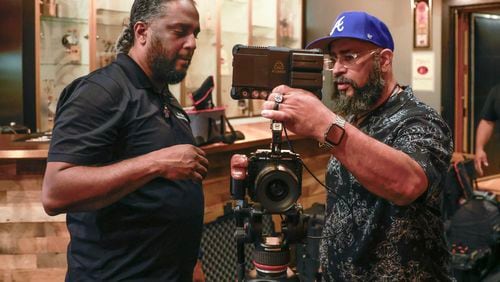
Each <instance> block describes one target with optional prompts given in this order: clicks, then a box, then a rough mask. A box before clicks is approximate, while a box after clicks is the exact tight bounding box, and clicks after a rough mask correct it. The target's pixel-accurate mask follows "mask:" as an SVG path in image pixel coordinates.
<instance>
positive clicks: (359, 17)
mask: <svg viewBox="0 0 500 282" xmlns="http://www.w3.org/2000/svg"><path fill="white" fill-rule="evenodd" d="M340 38H354V39H359V40H363V41H367V42H371V43H373V44H375V45H377V46H379V47H382V48H387V49H391V50H392V51H394V41H393V40H392V35H391V32H390V31H389V28H387V26H386V25H385V24H384V23H383V22H382V21H381V20H379V19H377V18H376V17H374V16H372V15H370V14H368V13H365V12H359V11H350V12H344V13H342V14H340V15H339V16H338V17H337V19H336V20H335V23H334V24H333V27H332V30H331V31H330V35H329V36H326V37H322V38H318V39H316V40H314V41H312V42H311V43H309V44H308V45H307V46H306V49H314V48H319V49H321V50H324V51H325V50H327V48H329V46H330V43H332V41H334V40H336V39H340ZM327 51H328V50H327Z"/></svg>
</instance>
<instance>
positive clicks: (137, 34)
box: [134, 21, 149, 45]
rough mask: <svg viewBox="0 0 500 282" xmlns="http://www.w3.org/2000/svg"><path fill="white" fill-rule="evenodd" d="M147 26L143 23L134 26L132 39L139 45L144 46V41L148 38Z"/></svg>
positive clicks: (139, 22)
mask: <svg viewBox="0 0 500 282" xmlns="http://www.w3.org/2000/svg"><path fill="white" fill-rule="evenodd" d="M148 31H149V29H148V24H147V23H145V22H141V21H138V22H136V23H135V24H134V38H135V40H136V41H137V43H139V44H140V45H145V44H146V39H147V38H148Z"/></svg>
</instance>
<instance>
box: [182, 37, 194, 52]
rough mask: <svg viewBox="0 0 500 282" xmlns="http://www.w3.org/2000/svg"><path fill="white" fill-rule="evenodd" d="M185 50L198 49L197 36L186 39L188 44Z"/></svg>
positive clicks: (185, 45)
mask: <svg viewBox="0 0 500 282" xmlns="http://www.w3.org/2000/svg"><path fill="white" fill-rule="evenodd" d="M184 48H188V49H192V50H194V49H196V36H195V35H194V34H191V35H190V36H188V38H187V39H186V43H185V44H184Z"/></svg>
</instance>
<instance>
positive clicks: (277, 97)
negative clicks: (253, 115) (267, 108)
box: [274, 93, 283, 104]
mask: <svg viewBox="0 0 500 282" xmlns="http://www.w3.org/2000/svg"><path fill="white" fill-rule="evenodd" d="M274 102H276V103H278V104H279V103H282V102H283V95H281V94H279V93H278V94H277V95H276V96H274Z"/></svg>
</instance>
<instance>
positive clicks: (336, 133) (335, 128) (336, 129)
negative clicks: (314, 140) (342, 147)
mask: <svg viewBox="0 0 500 282" xmlns="http://www.w3.org/2000/svg"><path fill="white" fill-rule="evenodd" d="M344 134H345V130H344V128H343V127H342V126H340V125H338V124H337V123H334V124H332V126H331V127H330V129H329V130H328V133H327V134H326V136H325V141H326V142H328V143H330V144H332V145H334V146H337V145H338V144H340V142H342V138H344Z"/></svg>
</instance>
